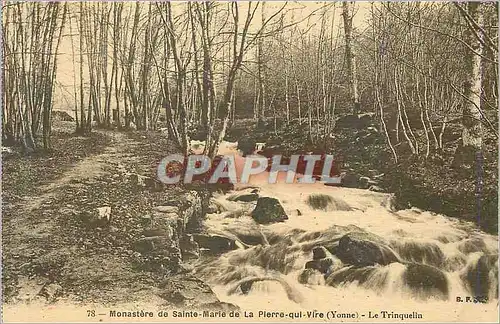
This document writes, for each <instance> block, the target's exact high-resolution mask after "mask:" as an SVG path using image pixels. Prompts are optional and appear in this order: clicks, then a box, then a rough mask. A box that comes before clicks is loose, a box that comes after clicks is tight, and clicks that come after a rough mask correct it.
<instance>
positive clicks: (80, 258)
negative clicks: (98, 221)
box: [2, 123, 213, 319]
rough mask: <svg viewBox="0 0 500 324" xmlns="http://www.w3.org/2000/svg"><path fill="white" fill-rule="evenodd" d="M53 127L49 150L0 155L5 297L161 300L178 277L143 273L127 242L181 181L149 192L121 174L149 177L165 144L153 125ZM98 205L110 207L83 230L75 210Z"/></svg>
mask: <svg viewBox="0 0 500 324" xmlns="http://www.w3.org/2000/svg"><path fill="white" fill-rule="evenodd" d="M63 124H64V125H63ZM55 128H56V130H55V132H54V134H53V136H52V144H53V150H52V151H51V152H46V153H40V154H38V155H31V156H24V155H21V154H8V155H5V154H4V157H3V176H2V180H3V181H2V183H3V204H2V225H3V231H2V236H3V238H2V241H3V242H2V251H3V253H2V262H3V286H2V290H3V291H2V292H3V296H4V301H5V302H6V303H7V304H10V305H20V304H24V305H26V304H30V303H33V302H44V303H52V302H55V301H56V300H57V301H59V302H61V301H67V302H70V303H82V304H88V303H96V304H105V305H113V304H123V303H128V302H134V303H141V302H143V303H147V304H148V305H161V304H164V303H165V300H164V297H165V296H163V298H162V297H160V296H162V295H164V294H165V289H167V288H168V287H166V286H167V285H174V286H175V285H176V282H180V281H184V280H183V279H185V277H183V276H184V275H183V274H182V273H181V274H178V275H177V276H174V275H172V276H171V277H170V278H169V280H168V282H165V279H164V277H163V276H160V275H158V276H155V273H151V272H147V271H143V270H142V269H141V267H140V255H138V253H137V252H134V251H133V248H132V243H133V242H135V240H136V239H137V238H139V237H140V233H141V231H142V230H143V226H142V223H141V219H142V218H143V217H144V216H146V215H148V213H150V212H151V210H152V208H153V207H154V206H155V205H161V202H164V201H165V200H167V199H168V197H172V196H173V195H176V194H178V193H179V192H180V191H182V189H181V188H178V187H169V188H167V190H163V191H151V190H148V189H147V188H142V187H138V186H137V185H136V184H134V183H133V181H131V180H130V178H131V176H130V175H134V174H138V175H143V176H153V175H154V173H155V172H156V170H155V167H156V165H157V164H156V163H157V162H158V161H159V160H160V159H161V158H163V157H164V156H166V155H167V154H169V152H170V153H171V152H172V150H173V149H172V145H170V143H169V142H168V140H167V139H165V138H164V136H161V133H159V132H158V133H141V132H128V133H125V132H117V131H101V130H98V131H93V132H92V135H91V136H90V137H82V136H77V135H75V134H73V128H74V124H73V123H61V125H57V127H55ZM99 207H111V217H112V218H111V220H112V221H111V226H109V227H106V228H102V229H101V228H89V227H88V226H86V225H85V223H84V222H83V221H82V215H85V213H88V212H89V211H95V210H96V209H97V208H99ZM203 288H204V287H203ZM167 290H169V289H167ZM169 291H172V289H170V290H169ZM212 301H213V300H209V302H212ZM201 302H204V301H201ZM82 316H84V317H82V318H81V319H85V316H86V314H85V315H84V314H82Z"/></svg>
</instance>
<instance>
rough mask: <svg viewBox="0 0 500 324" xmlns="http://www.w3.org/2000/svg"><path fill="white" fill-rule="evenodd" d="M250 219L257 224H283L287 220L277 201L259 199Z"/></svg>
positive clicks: (264, 198)
mask: <svg viewBox="0 0 500 324" xmlns="http://www.w3.org/2000/svg"><path fill="white" fill-rule="evenodd" d="M252 218H253V219H254V220H255V221H256V222H257V223H259V224H269V223H276V222H283V221H285V220H287V219H288V216H287V215H286V213H285V210H284V209H283V206H281V204H280V202H279V200H278V199H276V198H271V197H261V198H259V199H258V200H257V206H255V209H254V210H253V211H252Z"/></svg>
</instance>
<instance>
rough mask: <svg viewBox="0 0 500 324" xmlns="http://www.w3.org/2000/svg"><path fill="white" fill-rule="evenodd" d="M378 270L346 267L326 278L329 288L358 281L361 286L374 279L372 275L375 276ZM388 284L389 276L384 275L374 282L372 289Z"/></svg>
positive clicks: (374, 268)
mask: <svg viewBox="0 0 500 324" xmlns="http://www.w3.org/2000/svg"><path fill="white" fill-rule="evenodd" d="M378 269H379V268H378V267H360V268H358V267H353V266H350V267H344V268H342V269H339V270H337V271H334V272H333V273H331V274H330V275H329V276H328V277H327V278H326V284H327V285H329V286H333V287H337V286H342V285H348V284H350V283H352V282H355V281H356V282H358V284H359V285H363V284H364V283H365V282H367V281H368V280H369V279H370V278H371V277H372V275H374V274H375V272H376V271H377V270H378ZM386 282H387V276H384V275H382V276H381V277H380V278H379V280H377V281H376V282H373V285H374V286H372V287H373V288H375V287H376V286H378V287H384V286H385V285H386Z"/></svg>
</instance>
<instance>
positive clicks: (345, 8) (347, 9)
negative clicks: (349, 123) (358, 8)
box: [342, 1, 360, 114]
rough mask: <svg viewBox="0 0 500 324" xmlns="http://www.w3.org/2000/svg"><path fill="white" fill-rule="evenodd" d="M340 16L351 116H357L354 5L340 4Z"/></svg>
mask: <svg viewBox="0 0 500 324" xmlns="http://www.w3.org/2000/svg"><path fill="white" fill-rule="evenodd" d="M342 16H343V18H344V32H345V51H346V60H347V69H348V73H349V83H350V88H351V89H350V90H351V98H352V102H353V108H352V114H357V113H358V112H359V110H360V102H359V93H358V75H357V64H356V55H355V53H354V51H353V49H352V41H353V36H352V20H353V17H354V3H349V2H347V1H345V2H342Z"/></svg>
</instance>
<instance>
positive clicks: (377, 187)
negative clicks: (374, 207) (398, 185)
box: [368, 186, 385, 192]
mask: <svg viewBox="0 0 500 324" xmlns="http://www.w3.org/2000/svg"><path fill="white" fill-rule="evenodd" d="M368 190H370V191H374V192H385V190H384V189H382V188H380V187H379V186H370V188H368Z"/></svg>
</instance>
